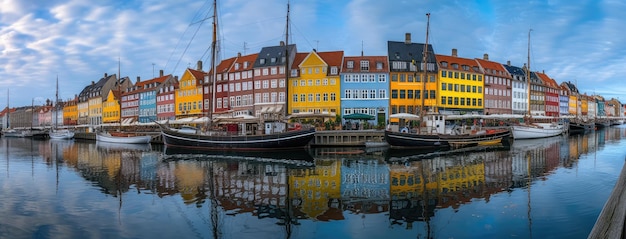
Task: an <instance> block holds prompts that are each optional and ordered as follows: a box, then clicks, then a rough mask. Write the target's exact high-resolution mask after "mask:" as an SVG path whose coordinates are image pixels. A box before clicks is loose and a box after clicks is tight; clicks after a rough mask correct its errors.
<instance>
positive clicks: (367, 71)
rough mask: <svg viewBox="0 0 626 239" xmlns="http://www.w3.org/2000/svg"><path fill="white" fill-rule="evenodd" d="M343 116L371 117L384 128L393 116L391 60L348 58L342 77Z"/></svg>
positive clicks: (373, 121) (361, 57)
mask: <svg viewBox="0 0 626 239" xmlns="http://www.w3.org/2000/svg"><path fill="white" fill-rule="evenodd" d="M340 78H341V83H340V84H339V85H340V92H341V111H340V112H341V115H343V116H346V115H351V114H367V115H371V116H372V117H371V118H372V120H369V121H368V123H369V124H371V125H378V126H381V127H384V126H385V125H386V124H387V119H388V116H389V80H388V79H389V60H388V59H387V56H346V57H344V59H343V66H342V67H341V73H340Z"/></svg>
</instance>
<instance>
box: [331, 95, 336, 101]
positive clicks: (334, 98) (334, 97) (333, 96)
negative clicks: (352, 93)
mask: <svg viewBox="0 0 626 239" xmlns="http://www.w3.org/2000/svg"><path fill="white" fill-rule="evenodd" d="M336 99H337V97H336V96H335V93H330V101H335V100H336Z"/></svg>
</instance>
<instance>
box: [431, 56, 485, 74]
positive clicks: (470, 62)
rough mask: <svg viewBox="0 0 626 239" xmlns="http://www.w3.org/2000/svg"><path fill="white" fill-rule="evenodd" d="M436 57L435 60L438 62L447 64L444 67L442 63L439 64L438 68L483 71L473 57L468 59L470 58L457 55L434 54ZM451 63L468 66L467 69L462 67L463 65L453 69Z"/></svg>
mask: <svg viewBox="0 0 626 239" xmlns="http://www.w3.org/2000/svg"><path fill="white" fill-rule="evenodd" d="M436 57H437V61H439V63H441V62H447V63H448V65H447V66H446V67H444V65H443V64H439V67H440V68H443V69H448V70H459V71H467V72H476V73H483V72H482V70H480V66H479V65H478V62H477V61H476V60H474V59H470V58H462V57H458V56H446V55H439V54H437V55H436ZM453 64H458V65H459V66H469V69H468V70H465V69H463V67H459V68H458V69H454V68H453V67H452V65H453Z"/></svg>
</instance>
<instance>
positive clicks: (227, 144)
mask: <svg viewBox="0 0 626 239" xmlns="http://www.w3.org/2000/svg"><path fill="white" fill-rule="evenodd" d="M159 126H160V127H161V135H162V136H163V143H164V144H165V145H166V146H169V147H183V148H192V149H252V150H271V149H284V148H303V147H305V146H308V145H309V142H310V141H311V140H312V139H313V137H314V136H315V128H311V129H303V130H296V131H287V132H284V133H276V134H267V135H232V136H227V135H219V136H218V135H204V134H192V133H186V132H179V131H176V130H172V129H170V128H169V127H167V126H164V125H159Z"/></svg>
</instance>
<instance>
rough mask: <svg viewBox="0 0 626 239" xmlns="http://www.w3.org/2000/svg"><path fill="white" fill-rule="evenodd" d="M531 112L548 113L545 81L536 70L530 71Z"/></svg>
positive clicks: (534, 113)
mask: <svg viewBox="0 0 626 239" xmlns="http://www.w3.org/2000/svg"><path fill="white" fill-rule="evenodd" d="M529 74H530V113H531V114H532V115H539V116H544V115H546V100H545V97H546V95H545V91H544V85H545V84H544V83H543V81H542V80H541V79H540V78H539V76H538V75H537V73H536V72H530V73H529Z"/></svg>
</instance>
